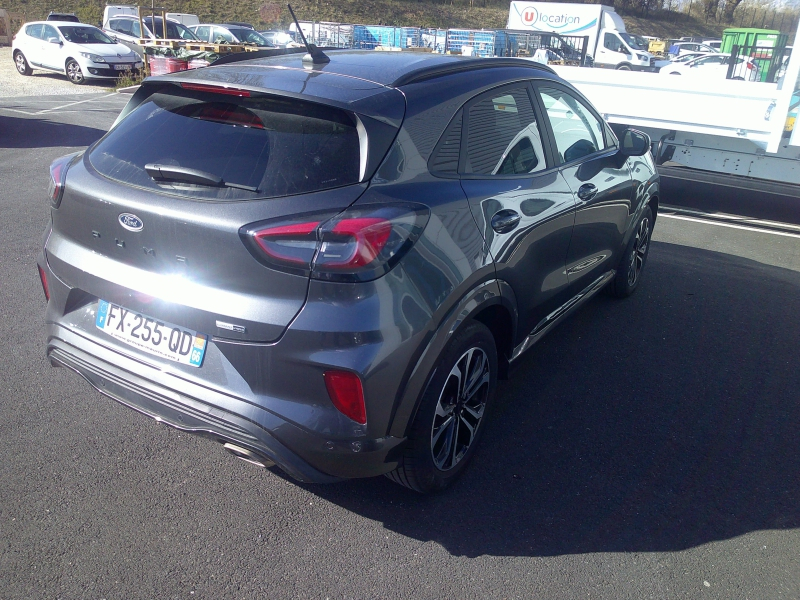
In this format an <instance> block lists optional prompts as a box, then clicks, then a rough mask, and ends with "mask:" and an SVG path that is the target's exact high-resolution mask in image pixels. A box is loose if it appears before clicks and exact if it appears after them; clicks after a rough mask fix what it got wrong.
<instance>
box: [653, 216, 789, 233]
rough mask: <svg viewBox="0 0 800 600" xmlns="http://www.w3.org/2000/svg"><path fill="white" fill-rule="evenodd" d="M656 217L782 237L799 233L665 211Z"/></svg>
mask: <svg viewBox="0 0 800 600" xmlns="http://www.w3.org/2000/svg"><path fill="white" fill-rule="evenodd" d="M658 217H659V218H661V217H664V218H665V219H678V220H679V221H691V222H693V223H703V224H704V225H716V226H717V227H727V228H729V229H742V230H744V231H755V232H756V233H767V234H769V235H780V236H783V237H791V238H800V234H797V233H786V232H783V231H772V230H769V229H760V228H758V227H747V226H745V225H733V224H731V223H720V222H718V221H709V220H706V219H696V218H694V217H683V216H680V215H668V214H665V213H658Z"/></svg>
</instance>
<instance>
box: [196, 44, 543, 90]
mask: <svg viewBox="0 0 800 600" xmlns="http://www.w3.org/2000/svg"><path fill="white" fill-rule="evenodd" d="M297 50H299V52H293V53H291V54H284V55H282V56H271V57H268V58H253V59H247V57H246V56H245V55H238V56H236V57H235V58H236V59H239V58H240V57H241V60H226V61H225V63H226V64H225V66H222V65H220V68H228V65H230V66H233V65H232V63H235V64H236V65H238V66H244V65H247V66H264V67H273V68H275V67H278V68H288V69H303V70H306V69H308V68H309V67H308V65H307V64H304V63H303V58H302V57H303V55H304V53H305V50H304V49H300V48H298V49H297ZM325 52H326V54H327V55H328V56H329V57H330V59H331V61H330V62H329V63H326V64H323V65H314V66H313V71H314V72H318V73H327V74H333V75H344V76H347V77H355V78H358V79H362V80H366V81H371V82H373V83H377V84H379V85H384V86H389V87H399V86H401V85H407V84H409V83H413V82H415V81H421V80H424V79H430V78H432V77H436V76H439V75H444V74H447V73H453V72H458V71H469V70H476V69H486V68H492V67H504V66H505V67H523V68H530V69H536V70H539V71H545V72H547V73H553V70H552V69H551V68H550V67H548V66H546V65H542V64H540V63H537V62H533V61H531V60H525V59H522V58H476V57H471V56H459V55H452V54H434V53H432V52H380V51H375V50H326V51H325ZM226 58H227V57H226ZM230 58H234V57H230ZM211 68H213V66H212V67H211Z"/></svg>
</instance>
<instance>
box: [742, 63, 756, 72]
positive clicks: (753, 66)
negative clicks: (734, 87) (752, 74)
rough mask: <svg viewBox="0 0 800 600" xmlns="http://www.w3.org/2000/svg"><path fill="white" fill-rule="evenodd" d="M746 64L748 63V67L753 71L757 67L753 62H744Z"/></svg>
mask: <svg viewBox="0 0 800 600" xmlns="http://www.w3.org/2000/svg"><path fill="white" fill-rule="evenodd" d="M744 64H746V65H747V68H748V69H750V70H751V71H752V70H753V69H755V68H756V66H755V65H754V64H753V63H751V62H747V63H744Z"/></svg>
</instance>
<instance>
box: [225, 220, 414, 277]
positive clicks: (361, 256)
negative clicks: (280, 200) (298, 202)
mask: <svg viewBox="0 0 800 600" xmlns="http://www.w3.org/2000/svg"><path fill="white" fill-rule="evenodd" d="M427 219H428V211H427V209H425V208H424V207H421V206H418V205H394V204H386V205H373V206H364V207H360V208H355V207H354V208H350V209H347V210H345V211H344V212H342V213H340V214H339V215H335V216H334V215H332V214H331V213H328V214H326V215H319V214H318V215H306V216H301V217H300V218H299V219H297V220H292V221H287V220H281V221H271V222H270V221H267V222H264V223H255V224H253V225H250V226H247V227H243V228H242V229H241V230H240V232H239V235H240V236H241V237H242V240H243V241H244V242H245V244H246V245H247V246H248V248H249V249H250V252H251V253H252V254H253V256H255V257H256V258H257V259H258V260H259V261H261V262H263V263H265V264H266V265H267V266H270V267H274V268H278V269H281V270H284V271H289V272H292V273H297V274H303V275H309V274H310V275H311V277H313V278H315V279H324V280H328V281H350V282H354V281H369V280H371V279H376V278H378V277H380V276H381V275H383V274H384V273H386V272H387V271H389V269H391V268H392V267H393V266H394V265H395V264H396V263H397V261H398V260H400V258H401V256H402V255H403V254H404V253H405V252H406V251H407V250H408V249H409V248H410V247H411V245H413V244H414V242H416V241H417V239H418V238H419V236H420V234H421V233H422V229H423V228H424V227H425V223H426V222H427Z"/></svg>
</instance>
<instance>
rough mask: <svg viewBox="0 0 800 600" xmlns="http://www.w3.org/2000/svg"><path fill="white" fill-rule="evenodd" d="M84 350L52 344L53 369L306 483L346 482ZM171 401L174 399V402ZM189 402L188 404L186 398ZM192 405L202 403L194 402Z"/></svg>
mask: <svg viewBox="0 0 800 600" xmlns="http://www.w3.org/2000/svg"><path fill="white" fill-rule="evenodd" d="M79 353H80V351H76V352H74V353H73V352H68V351H66V349H64V348H63V347H60V345H59V346H54V345H50V346H49V347H48V349H47V356H48V358H49V359H50V361H51V362H52V363H54V364H57V365H61V366H64V367H67V368H69V369H71V370H73V371H75V372H76V373H77V374H78V375H80V376H81V377H83V378H84V379H85V380H86V381H88V382H89V384H90V385H91V386H92V387H94V388H95V389H96V390H97V391H98V392H100V393H101V394H104V395H105V396H108V397H109V398H111V399H113V400H116V401H117V402H119V403H120V404H123V405H125V406H127V407H129V408H132V409H134V410H135V411H137V412H139V413H141V414H143V415H146V416H148V417H151V418H153V419H155V420H157V421H159V422H161V423H165V424H166V425H169V426H171V427H174V428H176V429H180V430H182V431H186V432H190V433H193V434H197V435H200V436H203V437H207V438H210V439H213V440H215V441H218V442H221V443H226V442H228V443H234V444H236V445H238V446H241V447H244V448H246V449H248V450H250V451H251V452H253V453H255V454H257V455H259V456H261V457H263V458H265V459H267V460H269V461H272V462H274V463H275V464H277V465H278V466H279V467H280V468H281V469H282V470H283V471H285V472H286V473H287V474H288V475H290V476H291V477H293V478H294V479H297V480H298V481H301V482H304V483H333V482H336V481H341V480H342V478H340V477H334V476H331V475H328V474H326V473H322V472H321V471H319V470H317V469H315V468H314V467H312V466H311V465H309V464H308V463H306V462H305V461H304V460H303V459H301V458H300V457H298V456H297V455H296V454H295V453H294V452H292V451H291V450H289V449H288V448H287V447H286V446H284V445H283V444H282V443H281V442H279V441H278V440H277V439H275V438H274V437H273V436H272V435H270V434H269V432H268V431H266V430H264V429H263V428H262V427H259V426H258V425H256V424H255V423H253V422H251V421H248V420H246V419H244V418H242V417H239V416H236V415H233V414H226V415H225V418H224V419H221V418H216V417H215V416H214V415H213V414H212V412H214V411H217V412H218V411H219V409H214V411H212V410H211V407H209V410H208V411H204V410H198V409H194V408H191V407H190V406H188V404H187V403H185V402H179V401H178V399H177V396H178V395H177V394H176V393H175V392H172V391H171V390H167V389H163V390H157V389H156V388H154V384H153V383H152V382H146V385H145V382H144V381H143V380H142V381H141V383H137V380H138V379H140V378H138V377H137V376H136V375H134V374H132V373H129V372H127V371H125V372H124V377H123V376H122V373H115V372H114V371H115V370H118V369H117V367H115V366H113V365H108V368H105V369H103V368H100V367H99V366H97V365H96V364H95V363H94V362H91V363H90V362H88V361H86V360H83V359H81V358H80V356H79ZM171 396H175V399H173V398H172V397H171ZM186 400H188V399H186ZM191 401H192V404H194V405H195V406H198V405H199V404H200V403H199V402H198V401H196V400H194V399H191Z"/></svg>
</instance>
